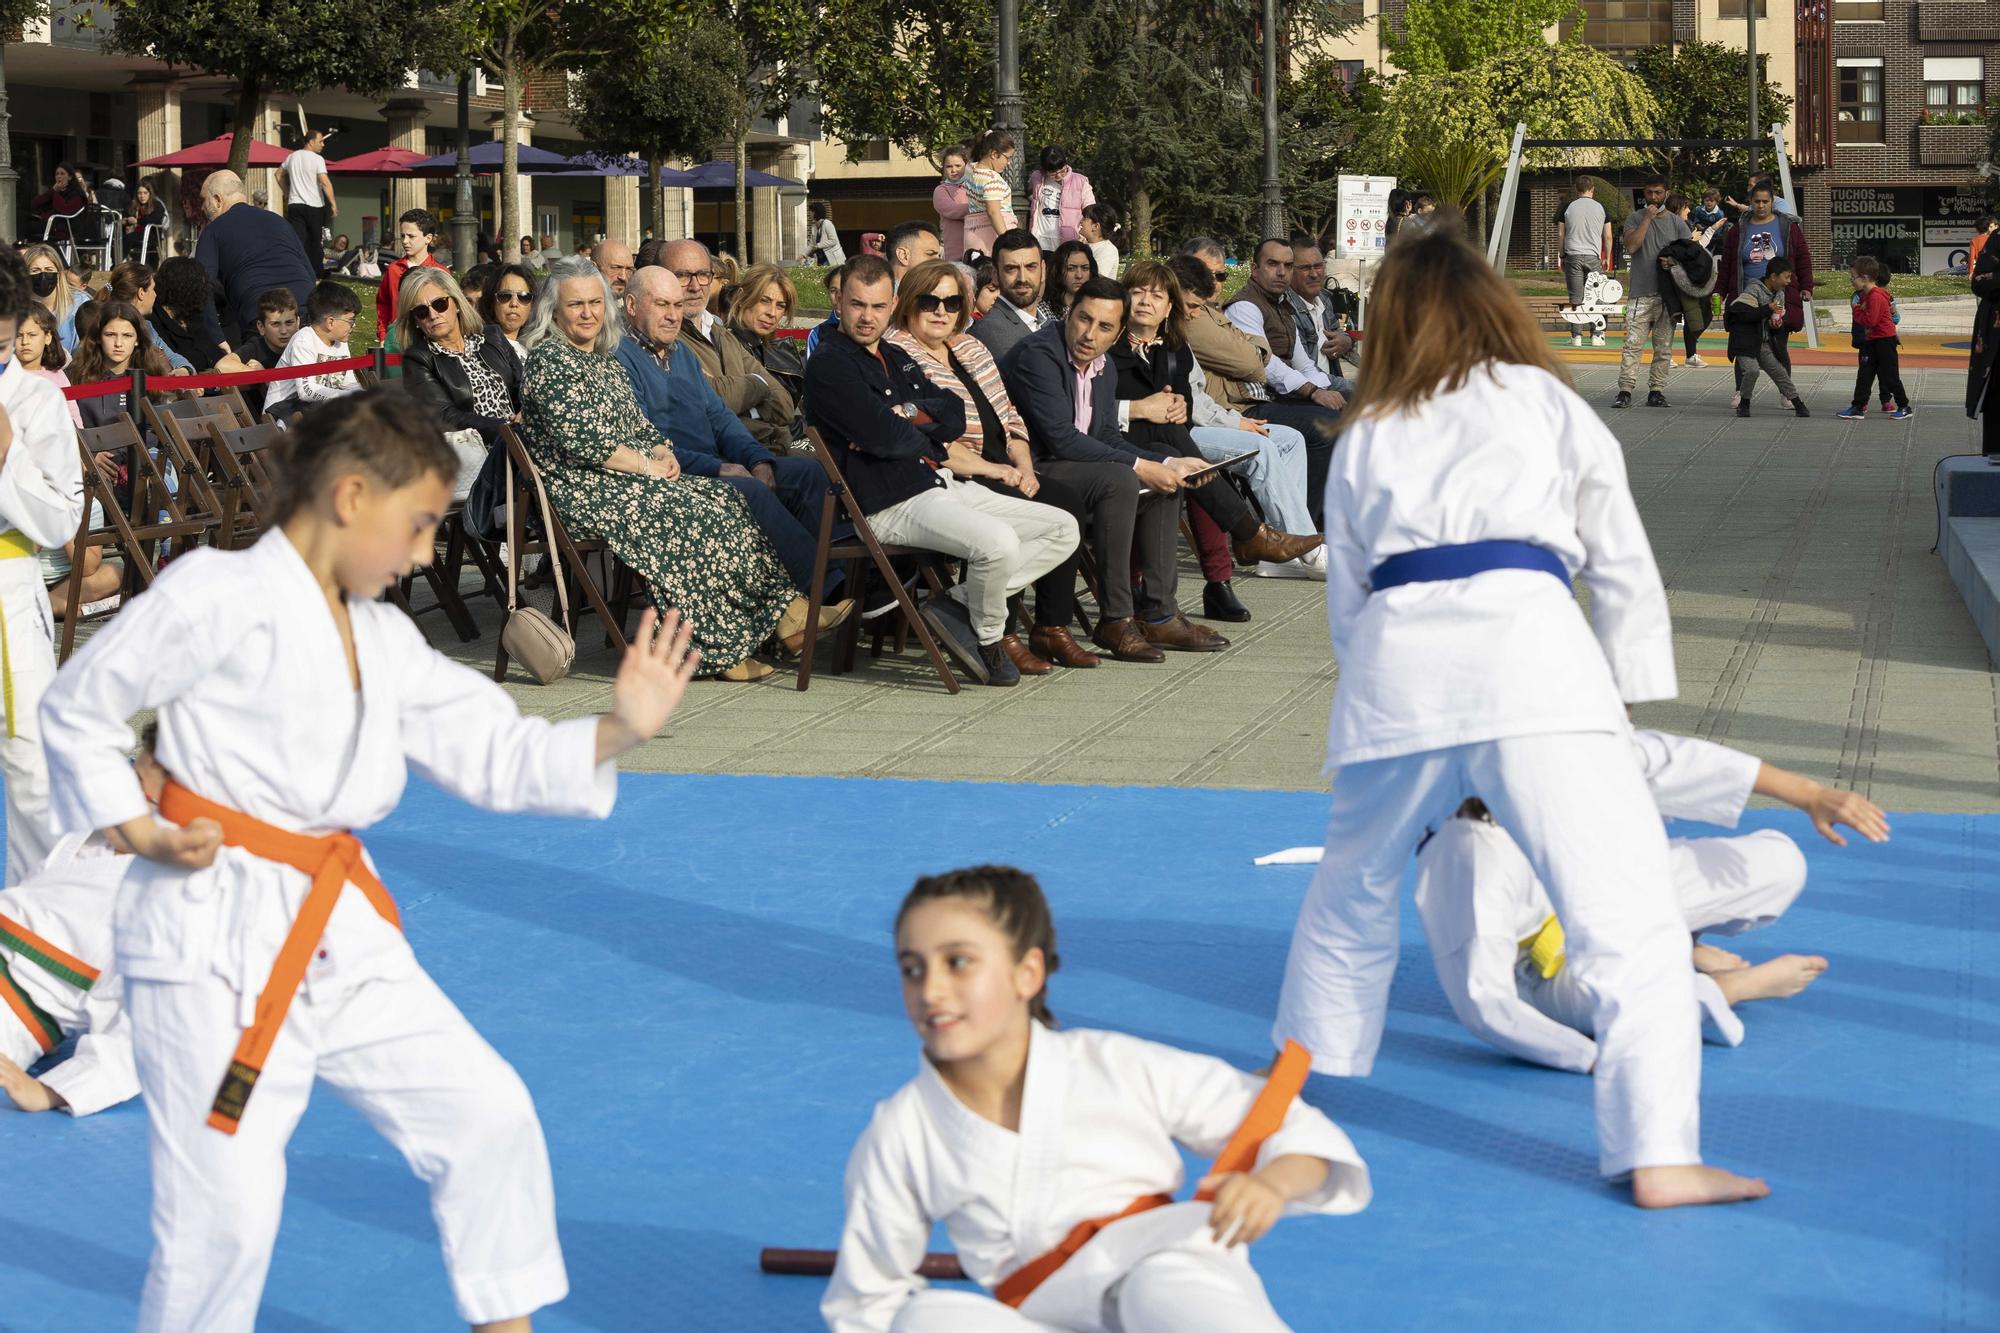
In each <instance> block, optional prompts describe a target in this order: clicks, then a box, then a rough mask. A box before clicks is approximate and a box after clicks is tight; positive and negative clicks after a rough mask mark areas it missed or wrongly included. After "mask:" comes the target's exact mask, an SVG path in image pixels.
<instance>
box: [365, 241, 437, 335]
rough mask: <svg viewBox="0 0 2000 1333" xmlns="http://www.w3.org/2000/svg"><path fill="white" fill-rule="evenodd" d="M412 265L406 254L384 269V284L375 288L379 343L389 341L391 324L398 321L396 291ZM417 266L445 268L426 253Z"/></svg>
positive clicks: (376, 327)
mask: <svg viewBox="0 0 2000 1333" xmlns="http://www.w3.org/2000/svg"><path fill="white" fill-rule="evenodd" d="M411 267H412V266H411V264H410V260H409V257H408V256H404V257H403V258H401V259H398V260H397V261H396V262H395V263H393V264H391V265H389V267H387V268H385V269H383V270H382V285H381V286H380V287H377V288H376V289H375V341H376V342H378V343H386V342H388V341H389V326H390V325H391V324H394V323H395V322H396V291H397V289H398V288H400V287H401V286H402V285H403V275H404V274H406V273H408V272H409V271H410V269H411ZM415 267H417V268H443V267H444V265H443V264H440V263H438V262H437V260H435V259H432V258H431V257H430V256H429V255H425V256H424V262H423V263H421V264H418V265H416V266H415Z"/></svg>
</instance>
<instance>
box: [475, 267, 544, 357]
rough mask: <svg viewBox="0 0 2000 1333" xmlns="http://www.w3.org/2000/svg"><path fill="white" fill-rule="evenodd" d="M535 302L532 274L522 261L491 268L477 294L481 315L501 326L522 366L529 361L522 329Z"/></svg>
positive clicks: (502, 332) (494, 325) (498, 326)
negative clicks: (483, 292)
mask: <svg viewBox="0 0 2000 1333" xmlns="http://www.w3.org/2000/svg"><path fill="white" fill-rule="evenodd" d="M534 304H535V275H534V274H533V273H531V272H530V271H529V270H528V268H527V266H526V265H524V264H502V265H501V266H500V267H499V268H497V269H495V270H493V276H492V278H491V279H490V280H489V281H488V282H487V285H486V294H485V295H484V296H481V297H480V298H479V314H480V318H482V319H483V320H485V321H486V323H488V324H490V325H492V326H493V327H494V328H496V329H498V330H500V336H501V337H503V338H505V339H506V340H507V345H508V346H509V347H511V348H513V349H514V355H515V357H516V358H518V359H519V360H520V362H521V364H522V365H523V366H525V365H527V364H528V349H527V348H526V347H524V346H522V344H521V331H522V330H523V329H525V328H527V327H528V312H529V311H530V310H532V309H533V308H534Z"/></svg>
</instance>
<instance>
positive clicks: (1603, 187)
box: [1564, 176, 1632, 290]
mask: <svg viewBox="0 0 2000 1333" xmlns="http://www.w3.org/2000/svg"><path fill="white" fill-rule="evenodd" d="M1590 179H1591V180H1592V181H1593V182H1594V183H1595V184H1596V186H1597V193H1596V194H1594V195H1592V196H1591V197H1592V198H1593V199H1595V200H1597V202H1598V203H1600V204H1602V205H1603V206H1604V220H1605V221H1606V222H1609V223H1610V224H1611V230H1613V231H1614V232H1617V231H1623V230H1625V219H1626V218H1628V217H1630V216H1632V195H1631V193H1630V192H1629V191H1627V190H1625V189H1622V188H1620V187H1619V186H1617V185H1613V184H1612V183H1611V182H1610V181H1608V180H1606V179H1604V177H1602V176H1592V177H1591V178H1590ZM1564 202H1565V203H1567V202H1568V201H1567V200H1565V201H1564ZM1565 290H1567V289H1565Z"/></svg>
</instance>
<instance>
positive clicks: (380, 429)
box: [44, 388, 698, 1333]
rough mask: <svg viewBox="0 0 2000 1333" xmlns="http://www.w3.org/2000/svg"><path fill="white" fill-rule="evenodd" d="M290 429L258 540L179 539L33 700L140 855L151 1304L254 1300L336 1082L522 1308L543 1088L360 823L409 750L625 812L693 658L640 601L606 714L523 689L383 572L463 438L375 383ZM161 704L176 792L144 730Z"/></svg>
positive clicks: (505, 1300)
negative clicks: (492, 671) (462, 995)
mask: <svg viewBox="0 0 2000 1333" xmlns="http://www.w3.org/2000/svg"><path fill="white" fill-rule="evenodd" d="M289 441H290V442H289V447H288V448H287V449H286V450H285V457H284V458H283V460H282V467H283V469H284V474H283V477H284V479H283V483H282V489H281V494H280V496H279V498H278V501H277V503H276V506H275V510H276V512H275V517H274V521H273V523H272V526H271V527H270V528H269V529H268V530H267V531H266V532H265V533H264V535H263V536H262V537H260V538H259V539H258V541H257V542H256V544H255V545H253V546H251V547H249V548H247V549H245V550H237V551H226V550H221V549H219V548H215V547H201V548H198V549H195V550H191V551H188V552H186V553H184V554H183V555H181V556H180V558H178V559H176V560H175V561H174V562H173V563H172V564H171V565H169V566H168V567H167V568H166V569H165V570H164V571H162V572H161V575H160V577H159V579H158V580H156V581H155V582H154V583H153V585H152V587H151V588H149V589H148V590H147V592H146V595H145V596H144V597H141V598H137V599H135V600H134V601H133V603H132V604H131V605H130V606H128V607H126V608H125V609H124V610H122V611H121V612H120V613H119V614H118V616H117V617H115V618H114V619H112V620H111V621H110V622H109V623H108V624H107V625H106V626H105V627H104V628H103V629H101V630H99V631H98V632H97V633H96V634H95V635H93V636H92V637H91V639H90V640H89V641H88V642H87V643H86V644H85V645H84V646H83V648H82V650H81V651H79V652H78V653H77V654H76V656H74V657H72V658H71V659H70V660H69V662H68V663H67V664H66V665H65V667H64V668H63V672H62V674H61V676H60V678H59V679H58V680H57V682H56V684H55V685H54V686H53V687H52V688H51V689H50V691H49V694H48V700H47V706H46V710H45V713H44V717H45V724H44V725H45V729H46V733H47V738H48V739H47V746H46V749H47V752H48V756H49V766H50V771H51V773H52V774H53V775H54V787H53V790H54V794H55V803H56V808H57V810H58V811H59V814H58V817H57V822H58V823H59V824H60V825H61V826H62V827H63V828H66V829H69V830H74V831H77V832H82V831H85V830H90V829H116V830H117V831H118V833H119V835H120V836H121V837H122V838H123V839H124V840H125V842H126V843H127V844H128V845H129V846H130V847H131V848H132V849H133V851H134V852H135V853H136V854H137V856H138V857H139V858H140V859H139V860H138V861H136V862H135V863H134V864H133V866H132V868H131V870H130V871H129V873H128V876H127V879H126V885H127V888H126V891H125V895H124V897H123V900H122V902H121V910H120V912H119V916H118V923H117V925H118V929H117V931H116V935H115V939H114V943H113V966H114V967H115V969H116V971H117V973H118V975H119V976H120V977H121V978H122V980H123V983H124V987H125V1012H126V1016H127V1019H128V1021H129V1023H130V1024H131V1032H132V1048H133V1055H134V1061H135V1064H136V1066H137V1069H138V1075H139V1083H140V1086H141V1088H142V1089H143V1091H144V1093H145V1105H146V1115H147V1119H148V1121H149V1122H150V1126H151V1140H152V1173H153V1182H152V1183H153V1213H152V1217H153V1242H154V1248H153V1256H152V1262H151V1268H150V1271H149V1272H148V1274H147V1278H146V1282H145V1287H144V1293H143V1295H142V1297H141V1301H140V1310H139V1319H138V1323H139V1326H140V1327H141V1328H146V1329H166V1328H172V1329H204V1330H234V1331H240V1333H247V1330H249V1329H250V1328H251V1327H252V1325H253V1323H254V1322H255V1320H256V1314H257V1306H258V1303H259V1300H260V1298H261V1296H262V1293H263V1287H264V1280H265V1275H266V1273H267V1271H268V1268H269V1265H270V1258H271V1247H272V1244H273V1242H274V1240H275V1238H276V1235H277V1230H278V1219H279V1214H280V1211H281V1210H282V1207H283V1204H284V1192H285V1184H284V1181H285V1148H286V1144H287V1143H288V1141H289V1140H290V1139H291V1136H292V1131H293V1129H294V1128H295V1127H296V1126H297V1124H298V1120H299V1116H300V1115H301V1114H302V1113H303V1112H304V1110H305V1106H306V1102H307V1100H308V1098H309V1097H310V1096H311V1095H312V1092H313V1087H314V1085H315V1084H316V1083H324V1084H326V1085H327V1086H328V1088H329V1089H330V1090H332V1091H333V1092H334V1093H336V1094H337V1095H338V1096H340V1097H341V1098H342V1099H343V1100H344V1101H346V1102H347V1103H348V1104H349V1105H351V1106H353V1107H354V1108H355V1109H356V1110H358V1111H359V1112H360V1113H361V1114H362V1115H363V1117H365V1118H366V1119H367V1121H368V1122H369V1123H370V1124H371V1125H373V1126H374V1127H375V1129H376V1130H377V1131H378V1132H380V1133H381V1134H382V1135H383V1136H384V1137H385V1138H387V1139H388V1140H389V1141H390V1142H391V1143H392V1144H393V1145H394V1146H395V1147H396V1148H398V1149H399V1150H400V1151H401V1152H402V1154H403V1156H404V1158H405V1159H406V1160H407V1161H409V1162H410V1163H411V1165H412V1169H413V1170H414V1171H416V1173H417V1174H418V1175H420V1176H421V1177H422V1178H423V1180H424V1182H425V1184H426V1185H427V1186H428V1187H429V1190H430V1196H431V1197H430V1203H431V1214H432V1216H433V1218H434V1219H435V1220H436V1223H437V1229H438V1232H439V1234H440V1240H441V1242H442V1246H443V1251H444V1260H445V1268H446V1271H447V1273H448V1275H449V1277H450V1279H451V1286H452V1291H453V1294H454V1296H455V1298H456V1304H457V1306H458V1313H459V1315H460V1317H462V1318H463V1319H464V1320H465V1321H466V1322H468V1323H470V1324H474V1325H489V1324H490V1325H500V1324H508V1321H518V1322H516V1323H512V1324H508V1326H510V1327H523V1328H525V1327H526V1326H527V1320H528V1316H529V1315H530V1314H531V1313H532V1312H533V1311H534V1310H536V1309H537V1308H539V1307H541V1306H544V1305H547V1304H550V1303H552V1302H554V1301H558V1300H561V1299H562V1298H563V1296H564V1295H565V1294H566V1293H567V1292H568V1289H569V1283H568V1279H567V1277H566V1275H565V1272H564V1266H563V1260H562V1253H561V1251H560V1249H559V1248H558V1244H557V1239H556V1227H555V1198H554V1190H553V1184H552V1181H551V1179H550V1173H549V1164H548V1153H547V1149H546V1147H545V1145H544V1142H543V1138H542V1132H541V1126H540V1124H539V1122H538V1121H537V1119H536V1116H535V1109H534V1104H533V1102H532V1100H531V1099H530V1097H529V1095H528V1090H527V1088H526V1087H525V1086H524V1085H523V1084H522V1082H521V1079H520V1076H519V1075H517V1074H516V1073H515V1072H514V1070H513V1069H512V1068H511V1067H510V1066H509V1065H508V1064H507V1062H506V1061H505V1060H503V1059H502V1058H501V1057H500V1055H499V1054H498V1053H497V1052H495V1051H494V1050H493V1048H492V1047H490V1046H488V1045H487V1044H486V1042H485V1041H483V1040H482V1039H481V1038H480V1036H479V1034H478V1032H476V1031H475V1030H474V1029H473V1027H472V1025H471V1024H470V1023H468V1022H467V1021H466V1019H465V1016H464V1015H463V1014H461V1013H460V1012H459V1011H458V1010H457V1009H456V1008H454V1007H453V1006H452V1003H451V1001H450V1000H448V999H447V998H446V997H445V995H444V992H443V991H441V990H440V989H439V988H438V986H437V983H436V982H434V981H432V980H431V978H430V976H429V975H428V974H427V973H426V972H425V971H424V970H423V968H422V966H421V965H419V963H418V962H417V960H416V958H415V956H414V955H413V954H412V952H411V949H410V945H409V942H408V941H407V940H406V939H405V938H404V936H403V934H402V932H401V930H400V928H399V926H400V919H399V915H398V911H397V908H396V904H395V902H394V900H393V899H391V897H390V896H389V892H388V890H387V889H386V888H385V887H384V886H383V884H382V882H381V881H380V880H379V879H378V878H377V876H376V874H375V872H374V870H373V868H372V866H371V864H370V862H369V860H368V859H367V856H366V853H365V851H364V849H363V848H362V846H361V843H360V841H359V840H358V838H357V837H356V833H357V832H358V831H359V830H363V829H366V828H368V827H369V826H370V825H372V824H375V823H377V822H379V821H380V820H381V819H382V818H384V817H385V816H386V815H388V814H389V813H390V812H391V811H392V810H394V809H395V807H396V803H397V801H398V800H399V799H400V798H401V795H402V792H403V789H404V786H405V785H406V784H407V782H408V781H409V778H410V776H411V773H412V771H414V772H415V773H416V774H417V775H420V776H422V777H424V778H426V779H427V780H429V781H431V782H434V783H438V784H440V785H442V786H443V787H445V788H446V789H448V790H450V791H452V792H455V793H456V794H458V795H459V796H460V797H462V798H464V799H466V800H468V801H471V802H473V803H475V804H477V805H480V806H482V807H484V808H486V809H489V810H496V811H503V812H514V811H520V812H538V813H543V814H560V815H572V816H582V817H590V818H600V819H601V818H603V817H605V816H606V815H608V814H609V813H610V811H611V807H612V803H613V801H614V799H615V797H616V791H617V785H616V784H617V769H616V764H615V761H616V759H617V758H618V756H619V755H621V754H623V753H625V752H626V751H628V750H630V749H631V748H632V747H634V746H635V745H638V744H640V743H641V742H643V741H645V740H647V739H648V738H650V737H651V736H653V735H654V734H656V733H657V732H658V731H659V729H660V728H661V726H663V725H664V724H665V722H666V720H667V718H668V717H669V716H671V715H672V713H673V711H674V709H675V708H676V707H677V706H678V704H679V702H680V700H681V696H682V693H683V692H684V691H685V689H686V687H687V682H688V680H689V679H690V678H691V677H692V674H693V671H694V668H695V666H696V665H697V657H698V655H696V654H693V653H691V652H690V651H689V643H688V640H689V635H688V632H687V631H686V630H685V629H684V628H682V627H681V626H680V624H679V617H678V615H677V614H676V613H675V612H672V611H669V612H668V613H667V614H666V617H665V619H664V621H661V620H659V619H658V618H657V617H656V616H655V615H654V613H653V612H652V611H647V612H646V614H645V615H644V616H643V617H641V619H640V623H639V629H638V634H637V636H636V637H635V638H634V640H633V642H632V646H631V647H630V648H629V649H628V650H627V651H626V653H625V657H624V660H623V662H622V663H621V664H620V666H619V669H618V675H617V679H616V681H615V683H614V685H613V687H612V698H611V711H610V712H608V713H606V714H604V715H602V716H599V717H591V718H577V719H573V720H569V721H563V722H555V723H551V722H548V721H545V720H543V719H541V718H535V717H523V716H522V715H521V714H520V712H519V711H518V710H517V709H516V708H515V706H514V704H513V702H512V700H510V699H509V698H508V697H507V694H506V692H505V691H503V690H502V689H500V688H499V687H498V686H497V685H495V684H493V682H492V681H490V680H487V679H485V678H484V677H482V676H481V675H480V674H479V673H478V672H476V671H474V670H471V669H470V668H468V667H465V666H461V665H459V664H457V663H455V662H452V661H451V660H450V659H448V658H446V657H444V656H443V655H442V654H440V653H438V652H436V651H434V650H433V649H432V648H431V647H430V646H429V645H428V644H427V643H426V642H425V641H424V637H423V634H422V633H421V632H420V631H419V630H418V629H417V628H416V626H415V625H414V624H413V623H412V622H411V621H410V619H409V617H407V616H405V615H404V614H403V613H402V612H401V611H399V610H397V609H396V608H395V606H394V605H393V604H391V603H389V602H386V601H383V600H380V599H381V596H382V593H383V592H384V590H385V589H387V588H388V587H390V586H391V585H392V584H394V583H395V582H396V581H397V580H398V579H401V578H403V577H405V576H407V575H409V574H410V573H411V572H412V571H413V570H415V569H416V568H417V567H419V566H420V565H422V564H424V563H426V562H428V561H429V560H430V559H431V558H432V555H433V552H434V550H435V548H436V541H437V530H438V525H439V524H440V523H441V522H442V521H443V519H444V514H445V511H446V509H447V508H448V507H449V506H450V502H451V487H452V482H453V480H454V478H455V477H456V475H457V471H458V458H457V455H456V454H454V453H453V452H452V450H451V448H450V446H449V445H447V444H446V443H445V441H444V437H443V436H442V435H441V434H440V433H439V430H438V427H437V424H436V420H435V418H434V417H433V416H432V413H431V410H430V409H429V408H428V407H426V406H425V405H423V404H422V403H419V402H418V401H417V400H416V399H415V398H412V397H411V396H410V395H409V394H407V393H404V392H402V391H400V390H398V389H383V388H378V389H374V390H370V391H369V392H367V393H362V394H356V395H353V396H351V397H348V398H343V399H340V400H338V401H336V402H333V403H328V404H325V405H323V406H321V407H318V408H316V409H315V410H313V411H312V412H309V413H307V414H306V415H305V416H304V417H303V418H301V420H300V423H299V425H298V427H297V428H296V429H295V430H294V431H293V432H292V434H291V436H290V437H289ZM75 452H76V450H75V447H74V445H71V446H70V453H71V454H72V455H74V454H75ZM147 708H151V709H155V710H157V713H158V721H159V747H158V752H157V753H158V757H159V761H160V764H161V766H162V767H163V768H164V770H165V771H166V774H167V775H168V778H167V781H166V783H165V784H164V786H163V788H162V790H161V793H160V799H159V805H158V809H157V814H156V813H155V809H154V806H153V805H152V803H151V802H149V801H148V800H147V798H146V793H145V791H144V789H143V787H142V786H141V783H140V780H139V778H138V776H137V775H136V774H135V773H134V772H133V770H132V767H131V764H130V762H129V760H128V758H127V750H128V748H129V747H130V745H131V742H132V733H131V729H130V727H129V726H128V723H127V720H128V719H129V718H130V717H131V716H132V715H133V714H135V713H137V712H139V711H141V710H142V709H147ZM225 847H226V848H227V849H228V850H227V851H224V850H223V849H224V848H225Z"/></svg>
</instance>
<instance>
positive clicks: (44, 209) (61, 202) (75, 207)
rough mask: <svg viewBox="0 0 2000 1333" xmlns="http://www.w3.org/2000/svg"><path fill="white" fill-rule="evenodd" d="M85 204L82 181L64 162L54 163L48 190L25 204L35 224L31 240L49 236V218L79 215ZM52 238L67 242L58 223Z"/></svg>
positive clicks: (86, 200) (73, 168) (87, 201)
mask: <svg viewBox="0 0 2000 1333" xmlns="http://www.w3.org/2000/svg"><path fill="white" fill-rule="evenodd" d="M89 202H90V200H89V199H87V198H85V197H84V187H83V182H82V180H81V178H80V177H78V175H77V172H76V168H75V167H73V166H71V165H70V164H69V163H67V162H58V163H56V169H55V173H54V175H52V176H51V177H50V178H49V188H48V189H46V190H43V191H42V192H41V193H40V194H38V195H36V196H35V197H34V198H33V199H30V200H29V201H28V216H29V217H31V218H33V219H34V221H35V230H34V232H33V233H32V235H33V236H34V239H36V240H38V241H39V240H41V239H42V238H43V237H44V236H46V235H49V229H48V223H49V219H51V218H74V217H75V216H76V215H77V214H78V213H81V212H83V209H84V206H85V205H86V204H88V203H89ZM54 235H55V236H56V237H60V238H62V239H64V240H68V239H71V237H70V236H69V235H67V234H65V232H64V231H63V224H62V223H60V222H58V223H56V226H55V232H54Z"/></svg>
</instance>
